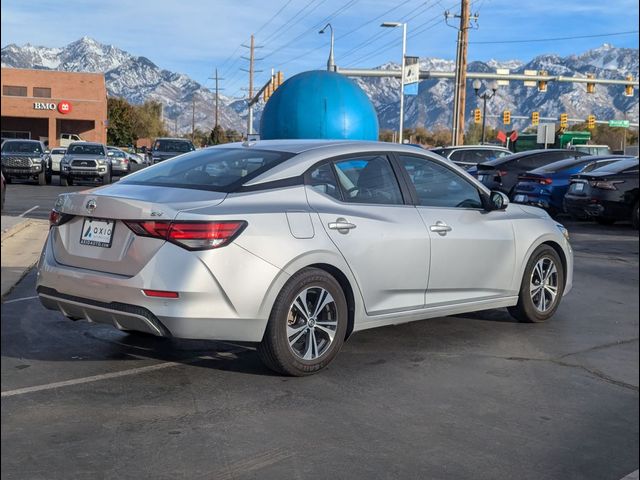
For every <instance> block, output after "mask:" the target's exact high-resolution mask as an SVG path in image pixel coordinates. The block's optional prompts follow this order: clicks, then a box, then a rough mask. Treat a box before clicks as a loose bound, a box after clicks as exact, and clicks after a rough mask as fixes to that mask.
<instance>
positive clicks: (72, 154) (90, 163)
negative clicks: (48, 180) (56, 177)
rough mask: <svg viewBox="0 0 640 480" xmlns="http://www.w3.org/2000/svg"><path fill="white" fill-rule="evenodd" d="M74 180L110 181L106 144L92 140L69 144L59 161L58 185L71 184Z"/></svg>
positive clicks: (109, 163) (109, 161)
mask: <svg viewBox="0 0 640 480" xmlns="http://www.w3.org/2000/svg"><path fill="white" fill-rule="evenodd" d="M76 180H89V181H101V182H102V183H103V184H105V185H106V184H107V183H111V160H110V159H109V157H108V156H107V147H106V146H104V145H102V144H101V143H93V142H75V143H72V144H71V145H69V148H67V152H66V153H65V155H64V157H62V161H61V162H60V185H62V186H64V187H66V186H69V185H73V183H74V182H75V181H76Z"/></svg>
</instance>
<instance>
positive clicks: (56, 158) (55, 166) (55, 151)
mask: <svg viewBox="0 0 640 480" xmlns="http://www.w3.org/2000/svg"><path fill="white" fill-rule="evenodd" d="M66 152H67V149H66V148H63V147H54V148H52V149H51V152H49V159H50V162H51V165H50V166H51V171H52V172H55V173H60V162H61V161H62V157H64V154H65V153H66Z"/></svg>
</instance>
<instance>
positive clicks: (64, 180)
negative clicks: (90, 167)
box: [60, 175, 73, 187]
mask: <svg viewBox="0 0 640 480" xmlns="http://www.w3.org/2000/svg"><path fill="white" fill-rule="evenodd" d="M70 185H73V178H71V177H67V176H66V175H64V176H63V175H60V186H61V187H68V186H70Z"/></svg>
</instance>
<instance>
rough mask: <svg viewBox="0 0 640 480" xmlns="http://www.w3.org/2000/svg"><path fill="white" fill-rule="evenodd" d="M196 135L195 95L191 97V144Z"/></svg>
mask: <svg viewBox="0 0 640 480" xmlns="http://www.w3.org/2000/svg"><path fill="white" fill-rule="evenodd" d="M195 133H196V95H195V93H194V94H193V96H192V97H191V143H193V139H194V138H195Z"/></svg>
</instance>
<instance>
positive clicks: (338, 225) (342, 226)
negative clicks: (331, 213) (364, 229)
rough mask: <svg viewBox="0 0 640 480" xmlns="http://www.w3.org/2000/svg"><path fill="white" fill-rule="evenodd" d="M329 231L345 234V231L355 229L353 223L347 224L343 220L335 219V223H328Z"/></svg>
mask: <svg viewBox="0 0 640 480" xmlns="http://www.w3.org/2000/svg"><path fill="white" fill-rule="evenodd" d="M329 228H330V229H331V230H338V231H339V232H340V233H347V231H349V230H351V229H353V228H356V226H355V225H354V224H353V223H350V222H347V221H346V220H345V219H344V218H337V219H336V221H335V222H331V223H329Z"/></svg>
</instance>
